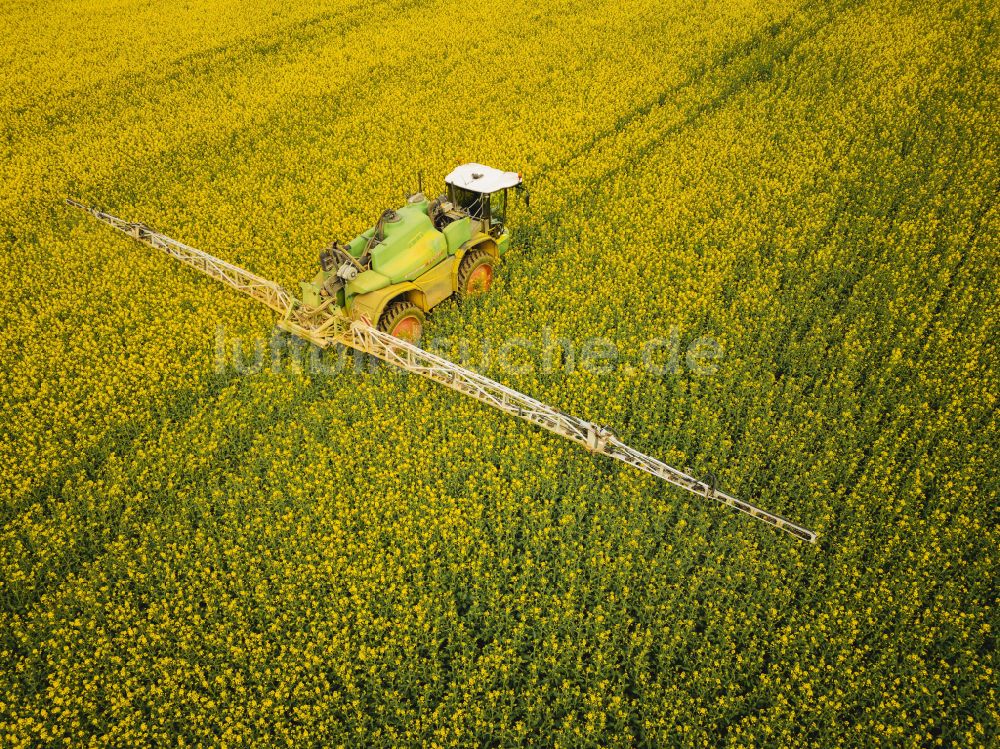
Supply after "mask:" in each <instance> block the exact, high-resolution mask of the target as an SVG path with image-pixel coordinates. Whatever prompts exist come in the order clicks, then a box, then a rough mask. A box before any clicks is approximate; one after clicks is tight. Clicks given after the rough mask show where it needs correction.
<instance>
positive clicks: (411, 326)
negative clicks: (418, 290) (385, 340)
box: [390, 315, 423, 343]
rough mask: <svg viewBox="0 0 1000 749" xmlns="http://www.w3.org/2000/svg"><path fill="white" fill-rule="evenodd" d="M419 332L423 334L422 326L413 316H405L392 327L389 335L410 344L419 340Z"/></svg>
mask: <svg viewBox="0 0 1000 749" xmlns="http://www.w3.org/2000/svg"><path fill="white" fill-rule="evenodd" d="M421 332H423V325H421V324H420V320H419V319H418V318H417V317H416V316H415V315H407V316H406V317H404V318H403V319H402V320H399V321H398V322H397V323H396V324H395V325H393V326H392V330H391V331H390V335H393V336H395V337H396V338H402V339H403V340H404V341H409V342H410V343H416V342H417V341H419V340H420V333H421Z"/></svg>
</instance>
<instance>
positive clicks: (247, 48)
mask: <svg viewBox="0 0 1000 749" xmlns="http://www.w3.org/2000/svg"><path fill="white" fill-rule="evenodd" d="M381 3H382V4H384V6H385V9H384V10H377V11H376V12H379V13H383V12H384V13H385V14H386V15H390V14H395V13H406V12H408V11H410V10H413V9H415V8H419V7H421V5H422V3H421V2H420V0H381ZM372 10H373V9H372V8H371V7H368V6H367V4H365V3H362V2H356V3H355V4H354V5H352V6H350V7H349V8H345V9H342V10H337V11H328V12H325V13H320V14H318V15H316V16H312V17H310V18H304V19H301V20H299V21H296V22H294V23H292V24H289V25H286V26H282V27H280V28H277V29H275V30H273V31H271V32H269V33H268V34H266V35H265V36H263V37H257V36H247V37H242V38H239V39H236V40H233V41H232V42H229V43H227V44H222V45H215V46H212V47H208V48H205V49H199V50H196V51H193V52H188V53H185V54H182V55H181V56H180V57H177V58H174V59H172V60H168V61H165V62H162V63H157V64H150V65H149V66H148V67H147V68H145V70H143V71H142V72H141V74H140V75H138V76H137V75H135V74H132V73H128V74H126V73H121V74H119V75H116V76H114V77H112V78H110V79H107V80H100V81H95V82H94V83H90V84H87V85H85V86H82V87H80V88H77V89H73V90H72V91H67V92H65V93H62V94H60V95H59V96H58V98H57V100H56V101H52V100H51V99H50V98H46V99H44V100H35V101H32V102H30V103H27V104H25V105H23V106H20V107H17V108H16V109H14V110H13V111H12V113H13V115H14V116H15V117H27V116H28V115H32V114H38V115H40V117H41V118H42V122H43V124H44V126H45V127H46V128H58V127H63V126H67V125H70V124H72V123H74V122H77V121H80V120H89V119H94V118H96V117H101V118H104V117H107V118H109V119H112V120H113V119H115V118H116V117H117V116H118V115H119V114H120V113H121V112H122V111H123V110H125V109H127V108H128V107H131V106H134V102H135V100H136V99H137V98H143V99H146V98H154V99H155V97H156V94H157V93H158V92H160V91H161V90H169V89H170V88H171V85H172V84H174V83H176V82H178V81H180V80H182V79H186V80H190V79H192V78H194V79H197V78H202V77H206V76H211V77H212V78H217V77H219V76H225V75H230V74H238V73H240V72H242V71H244V70H246V68H247V66H248V65H251V66H252V65H255V64H257V63H262V62H265V61H266V62H269V63H273V62H274V60H275V59H276V58H279V59H280V58H285V59H292V58H295V57H299V56H302V55H303V54H304V53H306V52H308V51H310V50H311V49H312V48H313V47H315V46H318V45H321V44H322V43H324V42H325V41H326V40H327V39H328V38H330V37H332V36H334V35H337V34H340V35H344V34H346V33H348V32H350V31H353V30H355V29H357V28H359V27H361V26H362V25H363V24H364V23H365V22H366V21H367V20H369V14H370V13H371V12H372ZM81 100H82V101H81ZM6 130H7V138H8V142H9V143H11V144H13V142H14V141H11V140H10V138H11V136H12V135H13V134H14V133H16V132H17V131H18V128H16V127H9V128H6Z"/></svg>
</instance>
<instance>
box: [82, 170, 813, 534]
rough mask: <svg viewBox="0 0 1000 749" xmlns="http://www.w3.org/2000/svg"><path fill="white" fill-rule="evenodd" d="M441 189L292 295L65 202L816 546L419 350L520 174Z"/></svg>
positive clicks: (434, 376)
mask: <svg viewBox="0 0 1000 749" xmlns="http://www.w3.org/2000/svg"><path fill="white" fill-rule="evenodd" d="M445 183H446V186H447V192H446V194H443V195H441V196H440V197H437V198H434V199H432V200H428V199H427V198H426V197H425V196H424V194H423V192H422V191H421V192H417V193H416V194H414V195H411V196H410V197H409V198H408V199H407V201H406V204H405V205H403V206H402V207H400V208H397V209H390V210H386V211H385V212H383V213H382V215H381V216H380V217H379V219H378V222H377V223H376V224H375V226H373V227H371V228H370V229H368V230H367V231H365V232H363V233H361V234H360V235H358V236H357V237H355V238H354V239H353V240H352V241H350V242H348V243H341V242H333V243H332V244H331V245H330V246H329V247H328V248H326V249H324V250H323V252H322V253H321V254H320V270H319V272H318V273H317V274H316V276H315V277H314V278H313V279H312V280H310V281H306V282H302V283H301V294H300V296H298V297H297V296H295V295H294V294H292V293H291V292H290V291H288V290H287V289H285V288H284V287H282V286H280V285H279V284H277V283H274V282H273V281H269V280H267V279H265V278H261V277H260V276H257V275H255V274H253V273H251V272H249V271H247V270H244V269H243V268H239V267H237V266H235V265H232V264H231V263H227V262H226V261H224V260H220V259H219V258H216V257H213V256H212V255H209V254H208V253H205V252H202V251H201V250H197V249H195V248H193V247H188V246H187V245H185V244H182V243H180V242H177V241H175V240H173V239H171V238H169V237H167V236H165V235H163V234H160V233H159V232H156V231H154V230H153V229H151V228H149V227H148V226H146V225H145V224H142V223H130V222H127V221H123V220H122V219H120V218H117V217H115V216H112V215H111V214H109V213H105V212H103V211H100V210H97V209H95V208H91V207H88V206H86V205H84V204H82V203H80V202H78V201H76V200H72V199H67V201H66V202H67V203H68V204H69V205H71V206H74V207H76V208H80V209H82V210H84V211H86V212H87V213H89V214H91V215H92V216H94V217H95V218H97V219H98V220H100V221H103V222H104V223H107V224H110V225H111V226H112V227H114V228H115V229H118V230H119V231H122V232H124V233H125V234H127V235H129V236H130V237H132V238H133V239H135V240H137V241H139V242H142V243H144V244H147V245H150V246H152V247H155V248H156V249H158V250H162V251H163V252H165V253H166V254H168V255H170V256H172V257H174V258H175V259H177V260H179V261H181V262H182V263H185V264H186V265H189V266H191V267H193V268H195V269H196V270H198V271H201V272H202V273H204V274H206V275H208V276H211V277H212V278H214V279H216V280H217V281H221V282H222V283H224V284H226V285H227V286H230V287H231V288H234V289H236V290H237V291H240V292H242V293H244V294H246V295H247V296H250V297H252V298H254V299H256V300H257V301H258V302H262V303H263V304H266V305H267V306H268V307H270V308H271V309H273V310H274V311H275V312H276V313H277V314H278V315H279V320H278V323H277V324H278V326H279V327H280V328H282V329H283V330H286V331H288V332H290V333H292V334H294V335H296V336H299V337H300V338H303V339H305V340H308V341H311V342H312V343H314V344H315V345H317V346H319V347H321V348H327V347H329V346H331V345H333V344H341V345H343V346H348V347H350V348H353V349H357V350H359V351H363V352H365V353H367V354H370V355H372V356H375V357H377V358H379V359H381V360H383V361H386V362H388V363H389V364H392V365H394V366H397V367H399V368H401V369H404V370H406V371H407V372H411V373H413V374H417V375H420V376H422V377H425V378H427V379H429V380H433V381H434V382H437V383H439V384H441V385H445V386H446V387H449V388H451V389H453V390H456V391H458V392H460V393H462V394H464V395H467V396H469V397H471V398H475V399H476V400H478V401H480V402H481V403H484V404H486V405H488V406H492V407H493V408H496V409H498V410H500V411H503V412H504V413H507V414H510V415H512V416H517V417H518V418H520V419H523V420H524V421H527V422H529V423H531V424H534V425H536V426H539V427H542V428H543V429H547V430H549V431H550V432H554V433H555V434H558V435H560V436H561V437H565V438H566V439H569V440H572V441H573V442H576V443H578V444H580V445H582V446H583V447H584V448H586V449H587V450H589V451H590V452H592V453H599V454H601V455H606V456H608V457H610V458H614V459H616V460H620V461H622V462H624V463H627V464H629V465H631V466H633V467H635V468H638V469H639V470H642V471H645V472H647V473H650V474H652V475H653V476H656V477H657V478H660V479H662V480H664V481H666V482H668V483H670V484H673V485H674V486H677V487H680V488H681V489H684V490H685V491H688V492H691V493H692V494H696V495H698V496H701V497H705V498H706V499H712V500H716V501H718V502H721V503H722V504H724V505H728V506H729V507H732V508H734V509H736V510H738V511H740V512H742V513H745V514H747V515H750V516H751V517H753V518H756V519H757V520H760V521H763V522H765V523H767V524H769V525H771V526H773V527H775V528H778V529H780V530H783V531H785V532H787V533H790V534H791V535H793V536H795V537H796V538H798V539H800V540H803V541H808V542H814V541H815V540H816V534H815V533H813V532H812V531H810V530H808V529H806V528H803V527H802V526H800V525H797V524H796V523H793V522H792V521H790V520H787V519H785V518H783V517H781V516H780V515H776V514H774V513H771V512H767V511H766V510H762V509H760V508H759V507H756V506H754V505H752V504H750V503H749V502H744V501H742V500H739V499H736V498H735V497H732V496H730V495H728V494H726V493H725V492H722V491H719V490H718V489H716V487H715V486H714V482H711V481H708V480H703V479H697V478H695V477H694V476H691V475H689V474H688V473H686V472H684V471H681V470H678V469H676V468H672V467H670V466H668V465H667V464H665V463H663V462H661V461H659V460H657V459H656V458H652V457H650V456H648V455H644V454H643V453H641V452H639V451H638V450H635V449H633V448H631V447H629V446H628V445H626V444H625V443H623V442H622V441H621V440H619V439H618V438H617V437H616V436H615V435H614V433H613V432H612V431H611V430H610V429H608V428H606V427H603V426H599V425H597V424H594V423H592V422H590V421H586V420H584V419H580V418H577V417H575V416H571V415H569V414H566V413H563V412H562V411H559V410H558V409H555V408H553V407H551V406H548V405H546V404H544V403H541V402H539V401H537V400H535V399H534V398H531V397H529V396H527V395H524V394H523V393H519V392H517V391H516V390H513V389H511V388H509V387H506V386H505V385H503V384H501V383H499V382H496V381H494V380H491V379H489V378H488V377H484V376H483V375H481V374H479V373H477V372H474V371H472V370H470V369H467V368H465V367H462V366H459V365H458V364H455V363H454V362H451V361H448V360H447V359H445V358H443V357H441V356H438V355H436V354H433V353H431V352H429V351H425V350H423V349H422V348H420V347H419V346H418V345H417V343H418V342H419V340H420V336H421V332H422V330H423V325H424V322H425V316H426V313H428V312H429V311H430V310H431V309H433V308H434V307H436V306H437V305H438V304H440V303H441V302H443V301H444V300H445V299H448V298H449V297H453V296H454V297H457V298H458V299H459V300H461V299H464V298H466V297H468V296H472V295H475V294H479V293H483V292H485V291H488V290H489V288H490V286H491V285H492V283H493V277H494V273H495V272H496V266H497V264H498V263H499V262H500V260H501V259H502V258H503V256H504V254H505V253H506V252H507V251H508V249H509V248H510V243H511V239H510V232H509V231H508V228H507V226H506V219H507V209H508V205H507V198H508V192H509V191H511V190H514V191H516V192H519V193H523V194H524V198H525V201H524V202H525V203H527V202H528V196H527V192H526V190H525V188H524V185H523V183H522V180H521V175H519V174H518V173H516V172H504V171H500V170H498V169H493V168H491V167H488V166H484V165H482V164H464V165H462V166H459V167H457V168H456V169H455V170H454V171H452V172H451V174H449V175H448V176H447V177H446V179H445Z"/></svg>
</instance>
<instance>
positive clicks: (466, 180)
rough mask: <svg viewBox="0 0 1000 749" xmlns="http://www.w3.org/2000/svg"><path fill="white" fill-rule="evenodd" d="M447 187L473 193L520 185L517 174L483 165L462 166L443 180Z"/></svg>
mask: <svg viewBox="0 0 1000 749" xmlns="http://www.w3.org/2000/svg"><path fill="white" fill-rule="evenodd" d="M444 181H445V182H447V183H448V184H449V185H455V186H456V187H464V188H465V189H466V190H472V191H473V192H496V191H497V190H505V189H506V188H508V187H514V186H515V185H519V184H521V178H520V176H518V174H517V172H501V171H500V170H499V169H494V168H493V167H491V166H485V165H483V164H462V166H457V167H455V168H454V170H452V172H451V174H449V175H448V176H447V177H445V178H444Z"/></svg>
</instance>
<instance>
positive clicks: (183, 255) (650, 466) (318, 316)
mask: <svg viewBox="0 0 1000 749" xmlns="http://www.w3.org/2000/svg"><path fill="white" fill-rule="evenodd" d="M66 203H67V204H68V205H71V206H73V207H74V208H79V209H81V210H83V211H86V212H87V213H89V214H90V215H92V216H93V217H94V218H96V219H97V220H99V221H102V222H104V223H106V224H109V225H110V226H112V227H114V228H115V229H118V230H119V231H121V232H124V233H125V234H128V235H129V236H130V237H132V238H133V239H135V240H137V241H139V242H142V243H144V244H147V245H150V246H152V247H155V248H156V249H158V250H162V251H163V252H165V253H166V254H168V255H170V256H171V257H174V258H175V259H177V260H179V261H181V262H182V263H184V264H185V265H190V266H191V267H192V268H194V269H195V270H198V271H201V272H202V273H204V274H206V275H208V276H211V277H212V278H214V279H216V280H217V281H221V282H222V283H224V284H226V285H227V286H230V287H232V288H234V289H236V290H237V291H240V292H242V293H244V294H246V295H247V296H250V297H252V298H254V299H256V300H257V301H259V302H262V303H263V304H266V305H267V306H268V307H270V308H271V309H273V310H274V311H275V312H277V313H278V314H280V315H281V316H282V319H281V321H280V322H279V323H278V325H279V327H281V328H283V329H284V330H287V331H289V332H291V333H294V334H295V335H298V336H299V337H301V338H304V339H306V340H309V341H311V342H313V343H315V344H316V345H318V346H320V347H322V348H326V347H328V346H330V345H331V344H334V343H340V344H342V345H344V346H349V347H350V348H353V349H357V350H359V351H363V352H365V353H367V354H370V355H372V356H375V357H378V358H379V359H382V360H383V361H385V362H388V363H389V364H392V365H394V366H396V367H399V368H400V369H404V370H406V371H407V372H412V373H413V374H418V375H420V376H422V377H425V378H427V379H428V380H433V381H434V382H437V383H439V384H441V385H444V386H446V387H449V388H451V389H452V390H457V391H458V392H460V393H463V394H464V395H467V396H469V397H471V398H474V399H476V400H478V401H480V402H481V403H485V404H486V405H488V406H492V407H493V408H495V409H497V410H499V411H503V412H504V413H508V414H510V415H512V416H517V417H518V418H520V419H523V420H524V421H527V422H529V423H531V424H535V425H536V426H539V427H542V428H543V429H547V430H548V431H550V432H554V433H555V434H558V435H560V436H561V437H565V438H566V439H568V440H571V441H573V442H576V443H578V444H580V445H582V446H583V447H584V448H585V449H587V450H588V451H590V452H592V453H599V454H601V455H607V456H608V457H610V458H614V459H615V460H620V461H622V462H623V463H627V464H628V465H630V466H633V467H635V468H638V469H639V470H641V471H645V472H646V473H649V474H651V475H653V476H656V477H657V478H659V479H662V480H664V481H666V482H667V483H670V484H673V485H674V486H677V487H680V488H681V489H684V490H686V491H688V492H691V493H692V494H697V495H699V496H703V497H705V498H706V499H714V500H715V501H717V502H721V503H722V504H724V505H727V506H729V507H732V508H733V509H735V510H738V511H739V512H742V513H744V514H746V515H749V516H750V517H753V518H756V519H757V520H760V521H762V522H764V523H767V524H768V525H771V526H773V527H775V528H778V529H780V530H782V531H785V532H786V533H789V534H791V535H792V536H794V537H795V538H797V539H799V540H800V541H808V542H810V543H815V541H816V534H815V533H814V532H813V531H811V530H808V529H806V528H803V527H802V526H800V525H797V524H795V523H793V522H792V521H791V520H787V519H786V518H783V517H781V516H780V515H776V514H774V513H772V512H767V511H766V510H762V509H760V508H759V507H756V506H754V505H752V504H750V503H749V502H744V501H742V500H740V499H736V498H735V497H732V496H730V495H728V494H726V493H725V492H721V491H719V490H717V489H716V488H715V486H714V485H713V484H712V483H709V482H706V481H704V480H701V479H696V478H694V477H693V476H690V475H688V474H687V473H685V472H683V471H679V470H677V469H676V468H672V467H670V466H668V465H667V464H666V463H663V462H661V461H659V460H657V459H656V458H652V457H650V456H648V455H644V454H643V453H641V452H639V451H638V450H635V449H633V448H631V447H629V446H628V445H626V444H625V443H623V442H622V441H621V440H619V439H618V438H617V437H616V436H615V435H614V433H612V432H611V431H610V430H609V429H607V428H605V427H602V426H599V425H597V424H594V423H593V422H590V421H586V420H584V419H580V418H577V417H575V416H571V415H569V414H566V413H563V412H562V411H559V410H558V409H555V408H553V407H551V406H548V405H546V404H544V403H541V402H540V401H537V400H535V399H534V398H531V397H530V396H527V395H525V394H524V393H519V392H518V391H516V390H513V389H511V388H509V387H507V386H506V385H503V384H501V383H499V382H496V381H495V380H491V379H490V378H488V377H484V376H483V375H481V374H479V373H478V372H473V371H472V370H469V369H466V368H465V367H461V366H459V365H458V364H455V363H454V362H451V361H448V360H447V359H444V358H443V357H440V356H437V355H436V354H432V353H430V352H429V351H424V350H423V349H422V348H420V347H418V346H414V345H413V344H411V343H408V342H407V341H403V340H401V339H399V338H396V337H394V336H391V335H389V334H388V333H385V332H383V331H381V330H378V329H376V328H374V327H372V326H371V325H368V324H366V323H364V322H361V321H356V320H349V319H348V318H346V317H344V316H343V315H341V314H340V313H339V311H330V310H328V309H326V308H325V307H319V308H311V307H307V306H305V305H303V304H302V303H301V302H300V301H299V300H298V299H296V298H295V297H294V296H293V295H292V294H291V293H290V292H289V291H288V290H287V289H285V288H284V287H282V286H280V285H279V284H276V283H274V282H273V281H269V280H267V279H265V278H261V277H260V276H257V275H255V274H253V273H250V272H249V271H247V270H244V269H243V268H240V267H238V266H235V265H232V264H231V263H227V262H226V261H224V260H220V259H218V258H216V257H213V256H212V255H209V254H208V253H206V252H202V251H201V250H197V249H195V248H193V247H188V246H187V245H185V244H182V243H180V242H177V241H176V240H173V239H171V238H170V237H167V236H165V235H163V234H160V233H158V232H156V231H153V230H152V229H150V228H149V227H148V226H146V225H145V224H140V223H129V222H127V221H123V220H121V219H120V218H117V217H115V216H112V215H111V214H109V213H105V212H103V211H99V210H97V209H95V208H90V207H88V206H85V205H83V204H82V203H79V202H78V201H75V200H72V199H67V200H66Z"/></svg>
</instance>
